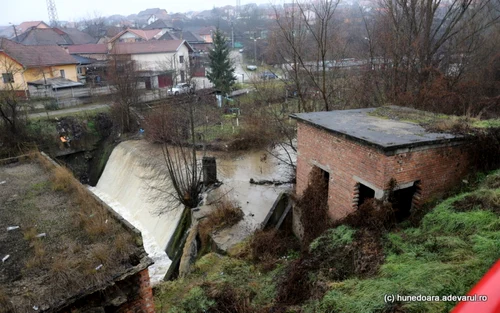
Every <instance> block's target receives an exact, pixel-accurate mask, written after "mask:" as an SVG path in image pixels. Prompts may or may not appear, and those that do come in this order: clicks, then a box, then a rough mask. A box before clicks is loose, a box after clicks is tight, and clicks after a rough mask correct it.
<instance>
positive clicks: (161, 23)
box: [144, 19, 174, 29]
mask: <svg viewBox="0 0 500 313" xmlns="http://www.w3.org/2000/svg"><path fill="white" fill-rule="evenodd" d="M173 27H174V26H173V25H172V23H171V22H168V21H165V20H162V19H159V20H156V21H154V22H153V23H151V24H149V25H147V26H146V27H144V29H163V28H173Z"/></svg>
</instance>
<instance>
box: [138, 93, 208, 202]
mask: <svg viewBox="0 0 500 313" xmlns="http://www.w3.org/2000/svg"><path fill="white" fill-rule="evenodd" d="M212 98H213V95H199V94H187V95H180V96H178V97H173V98H170V99H169V100H168V102H165V103H163V104H162V105H161V106H160V107H158V108H156V109H155V110H154V111H153V112H151V114H149V116H148V117H147V123H146V134H147V138H148V139H149V140H150V141H153V142H156V143H159V144H160V145H161V149H162V152H163V160H164V164H165V167H166V170H167V172H168V177H169V179H170V181H171V182H172V187H173V190H174V192H169V191H165V192H166V193H167V196H169V197H170V199H171V200H172V199H174V200H175V201H176V202H177V201H178V202H180V203H182V204H183V205H185V206H186V207H189V208H194V207H196V206H197V205H198V203H199V196H200V194H201V191H202V188H203V184H202V170H201V158H202V157H203V155H204V154H205V148H204V147H205V145H204V144H205V134H204V132H203V127H202V126H203V125H204V124H206V123H208V119H209V116H211V113H210V111H211V108H213V99H212ZM210 104H212V105H210Z"/></svg>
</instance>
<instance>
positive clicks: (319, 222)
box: [297, 168, 332, 250]
mask: <svg viewBox="0 0 500 313" xmlns="http://www.w3.org/2000/svg"><path fill="white" fill-rule="evenodd" d="M322 175H323V174H322V172H321V170H320V169H319V168H315V169H313V170H312V171H311V174H310V177H309V181H310V182H311V183H310V184H309V185H308V186H307V188H306V190H305V191H304V194H303V195H302V197H300V198H299V199H298V200H297V207H298V208H299V210H300V212H301V214H300V222H301V224H302V227H303V229H304V234H303V237H302V244H303V247H304V248H305V249H306V250H307V249H308V247H309V244H310V243H311V242H312V241H313V240H314V239H315V238H316V237H318V236H319V235H320V234H322V233H323V232H324V231H325V230H327V229H328V228H330V227H331V226H332V224H331V219H330V217H329V216H328V180H325V179H324V177H322Z"/></svg>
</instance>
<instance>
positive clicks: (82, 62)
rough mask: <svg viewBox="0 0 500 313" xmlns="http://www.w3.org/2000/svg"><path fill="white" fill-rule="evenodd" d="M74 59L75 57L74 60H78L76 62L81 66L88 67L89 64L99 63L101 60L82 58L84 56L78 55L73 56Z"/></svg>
mask: <svg viewBox="0 0 500 313" xmlns="http://www.w3.org/2000/svg"><path fill="white" fill-rule="evenodd" d="M72 57H73V59H75V60H76V62H78V64H79V65H87V64H92V63H96V62H99V60H96V59H91V58H86V57H82V56H80V55H77V54H73V55H72Z"/></svg>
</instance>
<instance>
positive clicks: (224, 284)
mask: <svg viewBox="0 0 500 313" xmlns="http://www.w3.org/2000/svg"><path fill="white" fill-rule="evenodd" d="M280 272H281V268H279V267H278V268H277V269H275V270H274V271H271V272H268V273H267V274H263V273H261V272H260V271H259V270H258V269H257V268H256V267H255V266H253V265H252V264H251V262H249V261H247V260H240V259H237V258H232V257H228V256H221V255H218V254H215V253H209V254H207V255H205V256H203V257H202V258H201V259H200V260H198V262H197V263H196V265H195V267H194V271H193V272H192V273H191V274H190V275H189V276H188V277H186V278H183V279H179V280H176V281H171V282H165V283H163V284H162V285H161V286H160V287H159V288H158V289H157V290H156V293H155V294H156V295H155V304H156V312H186V313H188V312H189V313H195V312H200V313H201V312H241V313H250V312H261V309H262V308H265V307H268V306H269V305H270V304H271V303H272V302H273V299H274V298H275V296H276V291H275V284H276V277H277V276H279V273H280Z"/></svg>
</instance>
